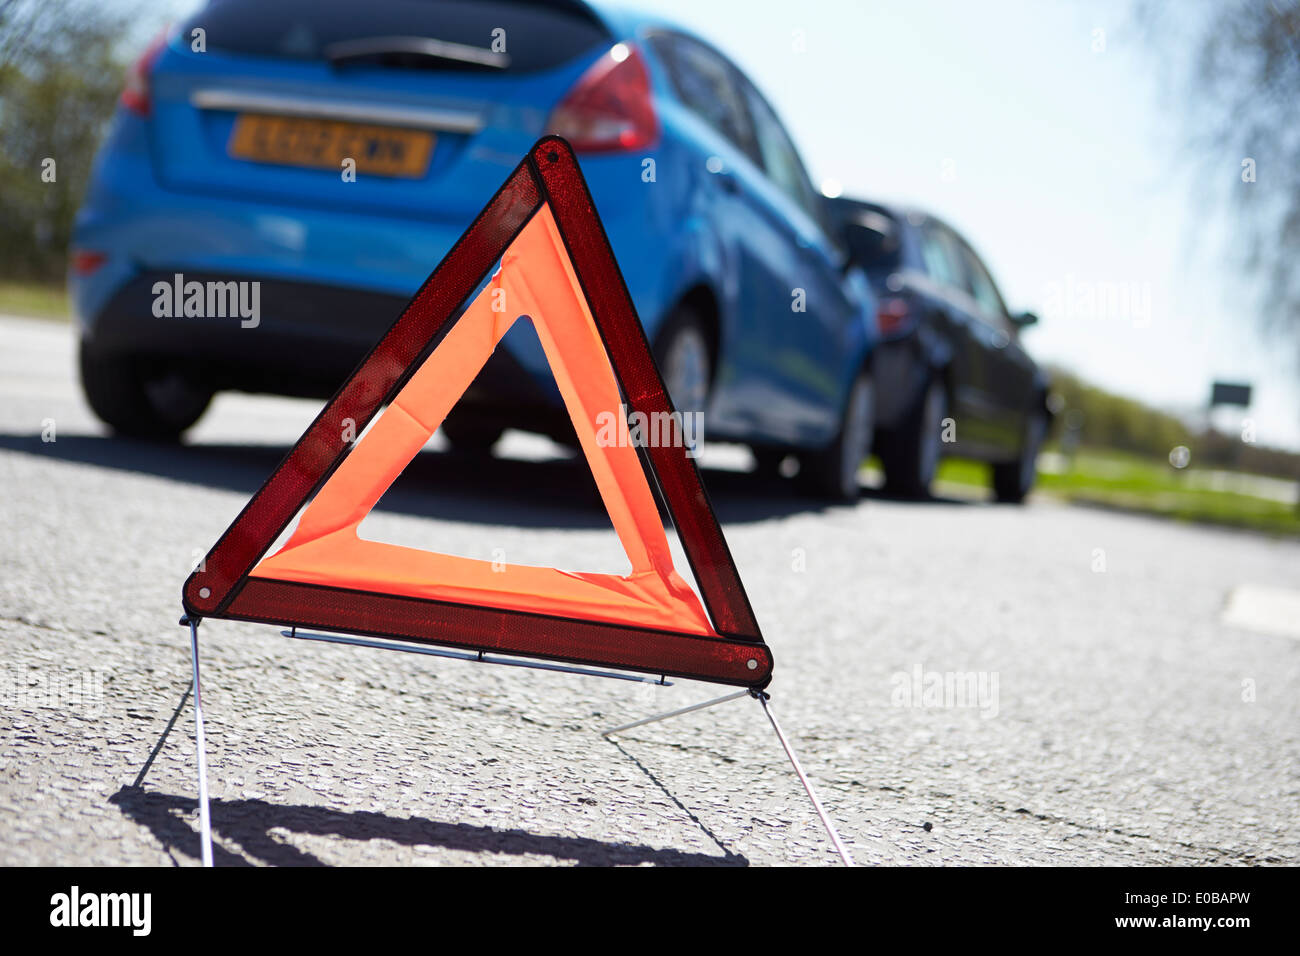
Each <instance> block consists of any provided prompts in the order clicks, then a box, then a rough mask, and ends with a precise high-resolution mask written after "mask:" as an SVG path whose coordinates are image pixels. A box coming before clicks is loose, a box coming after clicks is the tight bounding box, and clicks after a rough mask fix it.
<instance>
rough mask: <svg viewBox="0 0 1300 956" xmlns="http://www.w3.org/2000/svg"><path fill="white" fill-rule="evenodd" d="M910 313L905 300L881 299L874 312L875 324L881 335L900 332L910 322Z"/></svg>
mask: <svg viewBox="0 0 1300 956" xmlns="http://www.w3.org/2000/svg"><path fill="white" fill-rule="evenodd" d="M911 318H912V311H911V308H910V306H908V304H907V300H906V299H883V300H881V302H880V307H879V308H878V309H877V310H876V323H877V324H878V325H879V327H880V334H881V335H892V334H894V333H895V332H898V331H901V330H902V329H903V328H904V327H906V326H907V324H908V322H910V321H911Z"/></svg>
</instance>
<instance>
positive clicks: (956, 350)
mask: <svg viewBox="0 0 1300 956" xmlns="http://www.w3.org/2000/svg"><path fill="white" fill-rule="evenodd" d="M916 234H917V240H918V246H919V252H920V258H921V264H922V267H923V269H924V271H925V275H926V282H925V286H926V292H927V293H928V297H929V299H930V301H931V303H932V308H933V310H934V312H933V314H932V316H931V320H932V321H933V323H934V325H935V326H936V328H937V330H938V331H939V333H940V334H941V335H943V336H944V337H945V338H947V339H948V341H949V343H950V345H951V348H952V364H951V367H950V368H949V370H948V377H949V386H950V395H949V402H950V406H949V413H950V415H951V417H952V418H953V421H954V422H955V423H956V448H955V449H954V450H955V451H957V452H958V453H963V454H968V455H973V456H975V457H979V458H986V457H989V456H996V455H997V454H998V453H999V448H998V441H997V435H998V431H999V424H998V417H999V411H998V408H997V405H996V403H995V402H994V400H993V398H992V396H991V395H990V389H991V383H990V369H989V365H988V344H987V343H986V341H985V335H984V333H983V331H982V328H981V322H980V320H979V319H978V318H977V317H976V314H975V313H976V305H975V301H974V299H973V297H972V296H971V294H970V292H969V291H968V289H967V279H966V266H965V261H964V259H963V256H962V249H961V241H960V240H959V239H958V238H957V237H956V235H955V234H954V233H953V232H952V231H951V230H950V229H948V228H947V227H946V226H944V225H943V224H942V223H940V222H937V221H936V220H933V219H928V218H927V219H924V220H922V221H921V222H919V224H918V225H917V233H916Z"/></svg>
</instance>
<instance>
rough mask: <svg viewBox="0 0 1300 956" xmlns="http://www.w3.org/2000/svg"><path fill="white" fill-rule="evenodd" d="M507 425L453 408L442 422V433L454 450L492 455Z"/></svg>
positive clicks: (469, 453)
mask: <svg viewBox="0 0 1300 956" xmlns="http://www.w3.org/2000/svg"><path fill="white" fill-rule="evenodd" d="M504 432H505V426H503V425H498V424H496V423H494V422H491V421H487V420H485V419H482V418H477V417H473V416H469V415H464V414H461V415H457V414H456V412H455V411H454V410H453V411H452V413H451V414H450V415H448V416H447V418H446V419H445V420H444V421H443V423H442V434H443V436H444V437H445V438H446V439H447V442H448V443H449V444H450V445H451V449H452V451H455V452H459V453H462V454H467V455H490V454H492V446H493V445H495V444H496V443H497V442H498V441H499V440H500V439H501V435H502V434H503V433H504Z"/></svg>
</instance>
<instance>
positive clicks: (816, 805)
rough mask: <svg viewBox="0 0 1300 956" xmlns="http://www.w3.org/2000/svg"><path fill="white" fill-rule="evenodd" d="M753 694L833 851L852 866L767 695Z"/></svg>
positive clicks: (847, 852) (836, 831)
mask: <svg viewBox="0 0 1300 956" xmlns="http://www.w3.org/2000/svg"><path fill="white" fill-rule="evenodd" d="M754 696H755V697H757V698H758V702H759V703H760V704H762V705H763V713H765V714H767V719H768V720H770V721H771V722H772V729H773V730H775V731H776V739H777V740H779V741H781V748H782V749H783V750H784V751H785V755H786V756H787V757H789V758H790V763H791V764H792V765H793V766H794V772H795V773H797V774H798V775H799V782H800V783H802V784H803V788H804V790H805V791H807V793H808V799H809V800H811V801H812V805H813V809H814V810H816V811H817V816H819V817H820V818H821V821H822V826H824V827H825V828H826V834H827V836H829V837H830V838H831V844H832V845H833V846H834V847H835V852H836V853H838V854H839V855H840V860H842V861H843V863H844V865H845V866H854V865H855V864H854V862H853V857H852V856H850V855H849V849H848V847H846V846H845V845H844V841H843V840H841V839H840V834H839V831H838V830H836V829H835V824H833V823H832V822H831V818H830V817H828V816H827V815H826V809H825V808H824V807H823V806H822V802H821V801H820V800H818V799H817V792H816V791H815V790H813V785H812V781H811V780H809V779H808V775H807V774H806V773H804V772H803V767H802V766H801V765H800V764H799V758H798V757H797V756H796V755H795V752H794V748H792V747H791V746H790V742H789V741H788V740H786V739H785V734H783V733H782V732H781V725H780V724H778V723H777V722H776V714H774V713H772V706H771V704H769V703H768V695H767V694H766V693H764V692H763V691H761V690H760V691H757V692H755V694H754Z"/></svg>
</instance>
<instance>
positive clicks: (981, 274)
mask: <svg viewBox="0 0 1300 956" xmlns="http://www.w3.org/2000/svg"><path fill="white" fill-rule="evenodd" d="M962 255H963V258H964V259H965V265H966V280H967V281H966V285H967V291H969V292H970V294H971V295H972V296H973V297H974V299H975V301H976V302H978V303H979V306H980V309H981V311H983V313H984V314H985V316H987V317H988V318H989V319H991V320H992V321H994V322H997V323H998V324H999V325H1001V324H1005V323H1006V319H1007V310H1006V306H1005V305H1003V304H1002V297H1001V296H1000V295H998V287H997V286H996V285H994V284H993V279H992V277H991V276H989V274H988V270H986V269H985V268H984V264H983V263H982V262H980V260H979V257H978V256H976V255H975V253H974V252H972V251H971V249H970V247H969V246H966V245H963V246H962Z"/></svg>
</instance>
